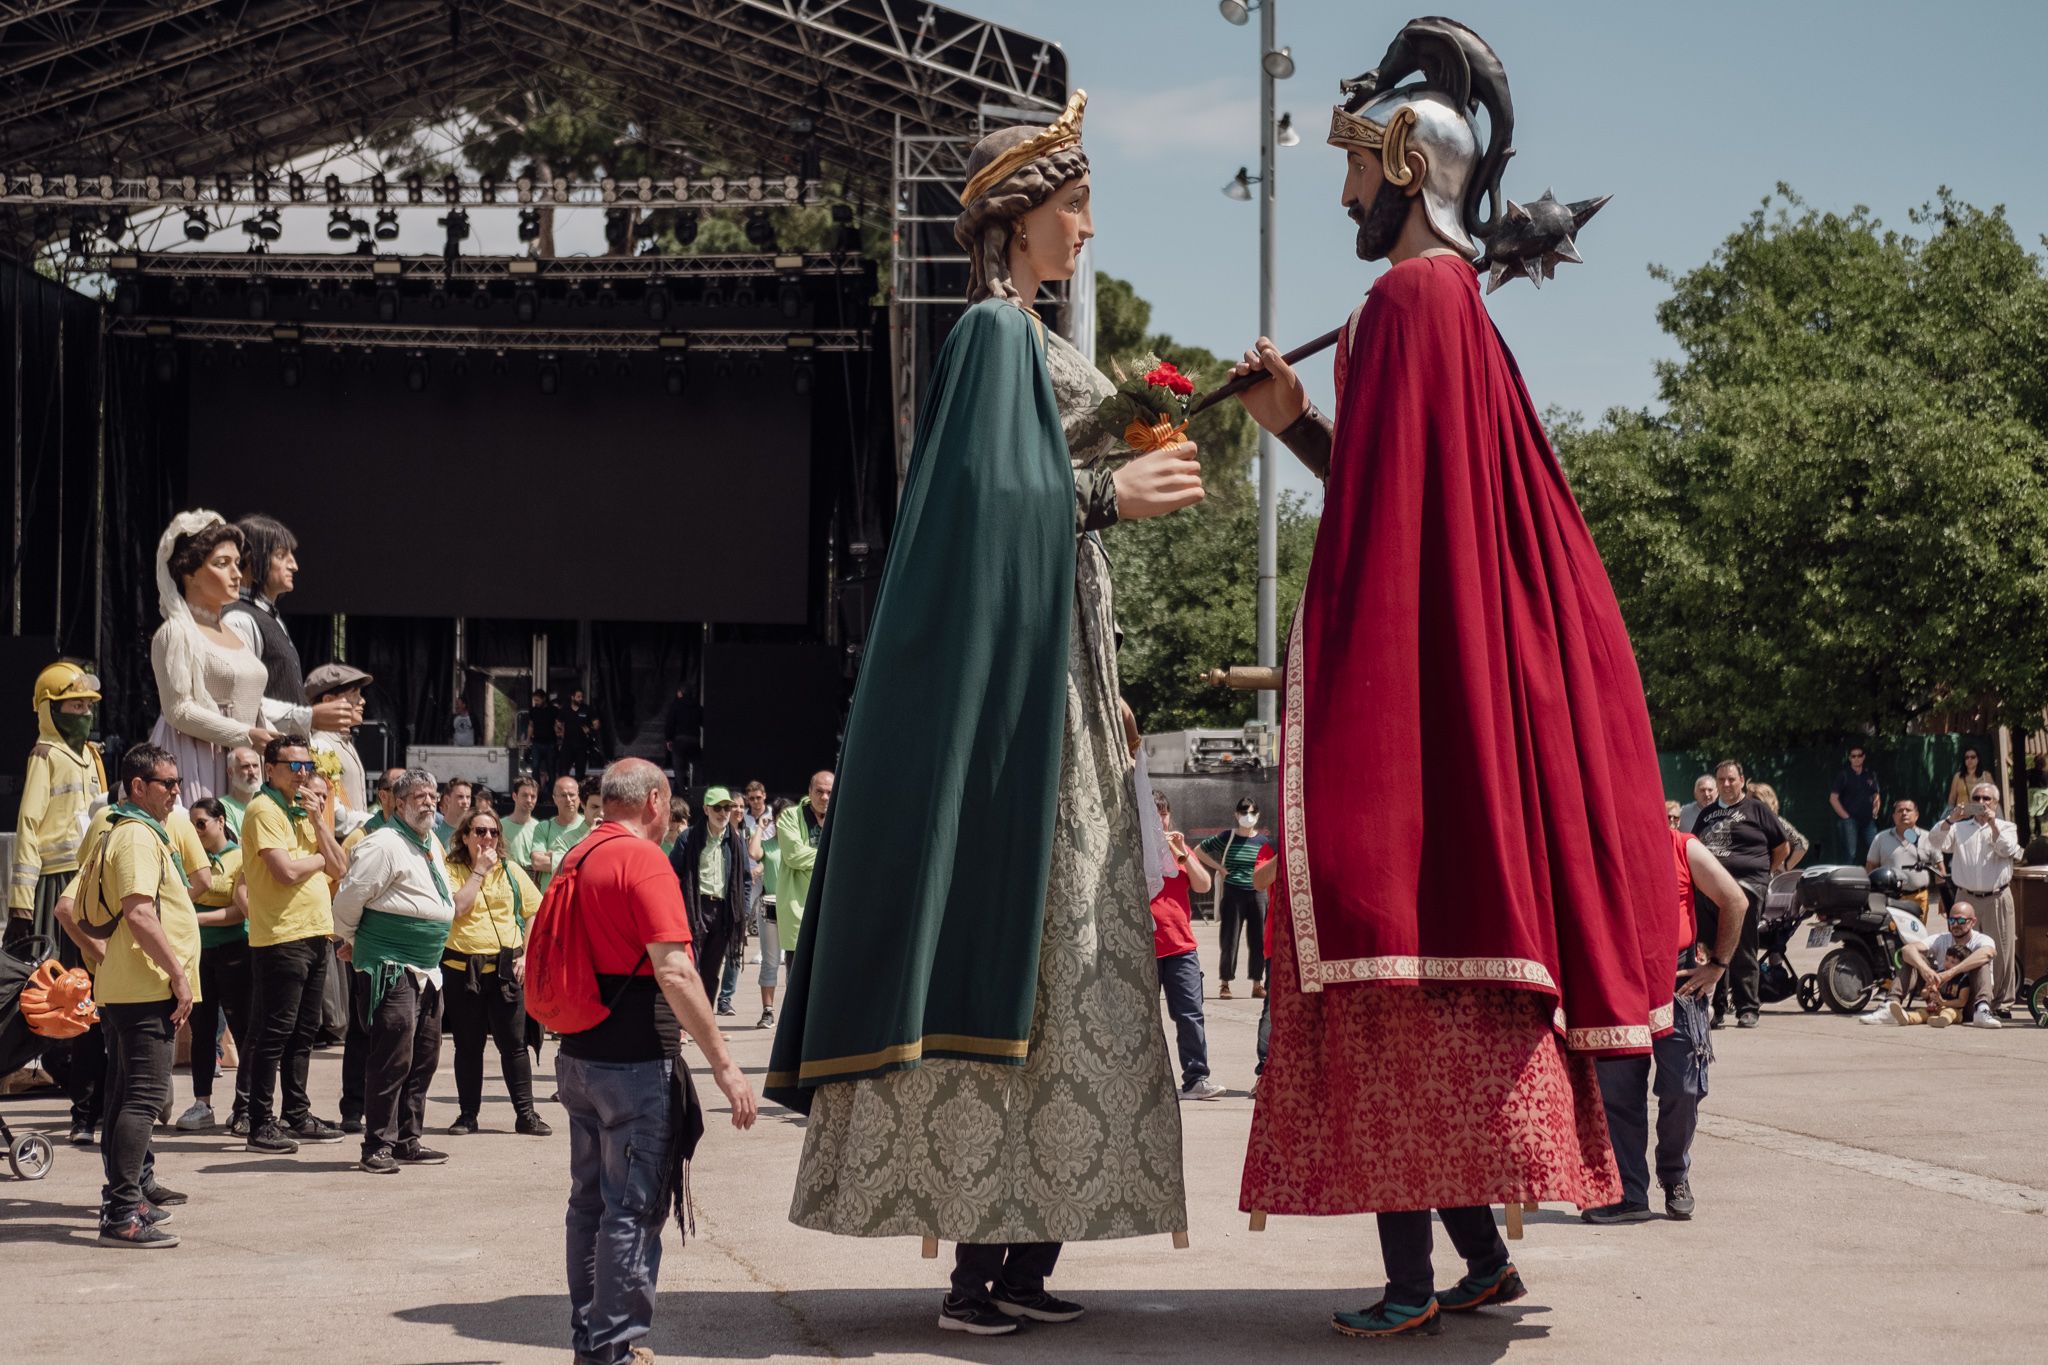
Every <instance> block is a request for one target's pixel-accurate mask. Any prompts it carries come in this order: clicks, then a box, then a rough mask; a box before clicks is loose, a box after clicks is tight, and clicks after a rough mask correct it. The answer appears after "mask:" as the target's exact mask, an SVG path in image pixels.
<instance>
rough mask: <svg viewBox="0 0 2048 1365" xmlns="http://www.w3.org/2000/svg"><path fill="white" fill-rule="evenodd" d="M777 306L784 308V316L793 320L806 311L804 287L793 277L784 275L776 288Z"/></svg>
mask: <svg viewBox="0 0 2048 1365" xmlns="http://www.w3.org/2000/svg"><path fill="white" fill-rule="evenodd" d="M775 306H776V307H777V308H780V309H781V310H782V316H784V317H786V318H788V319H789V320H790V321H791V322H794V321H796V319H797V318H798V317H799V316H800V315H801V314H802V313H803V311H804V287H803V285H801V284H799V283H798V282H797V281H795V280H793V279H789V278H787V277H784V279H783V281H782V283H781V284H779V285H777V286H776V289H775Z"/></svg>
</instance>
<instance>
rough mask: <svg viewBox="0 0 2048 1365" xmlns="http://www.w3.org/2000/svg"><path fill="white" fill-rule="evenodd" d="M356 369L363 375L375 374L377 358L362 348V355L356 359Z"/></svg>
mask: <svg viewBox="0 0 2048 1365" xmlns="http://www.w3.org/2000/svg"><path fill="white" fill-rule="evenodd" d="M356 368H357V369H359V370H361V371H362V372H363V373H364V374H375V373H376V372H377V357H376V355H375V354H374V353H373V352H372V351H371V350H370V348H369V347H367V346H365V347H363V350H362V354H360V355H358V356H357V357H356Z"/></svg>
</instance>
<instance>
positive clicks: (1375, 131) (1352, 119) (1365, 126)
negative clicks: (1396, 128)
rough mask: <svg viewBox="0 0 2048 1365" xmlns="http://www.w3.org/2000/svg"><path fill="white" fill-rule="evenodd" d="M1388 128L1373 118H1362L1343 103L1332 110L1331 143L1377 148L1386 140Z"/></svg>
mask: <svg viewBox="0 0 2048 1365" xmlns="http://www.w3.org/2000/svg"><path fill="white" fill-rule="evenodd" d="M1386 136H1387V134H1386V130H1385V129H1384V128H1382V127H1380V126H1379V125H1378V124H1377V123H1374V122H1373V121H1372V120H1371V119H1366V118H1360V117H1359V116H1358V115H1356V114H1353V113H1350V112H1348V111H1347V110H1346V109H1345V108H1344V106H1343V105H1341V104H1340V105H1338V106H1337V107H1336V108H1334V109H1332V110H1331V111H1330V145H1331V146H1332V147H1371V148H1374V149H1377V148H1378V147H1379V146H1380V145H1381V144H1382V143H1384V142H1385V141H1386Z"/></svg>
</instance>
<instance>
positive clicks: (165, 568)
mask: <svg viewBox="0 0 2048 1365" xmlns="http://www.w3.org/2000/svg"><path fill="white" fill-rule="evenodd" d="M226 523H227V518H226V517H224V516H222V515H221V514H220V513H218V512H210V511H208V510H207V509H206V508H204V507H195V508H193V509H192V510H191V511H189V512H180V513H178V515H176V516H175V517H172V518H171V524H170V525H169V526H166V527H165V528H164V533H163V535H162V536H160V537H158V539H157V542H156V605H157V610H158V611H160V612H162V613H163V617H164V620H166V621H171V622H175V623H176V624H178V625H181V626H191V625H193V624H194V622H193V620H192V609H191V608H190V607H188V606H186V605H185V590H184V588H183V587H182V586H181V585H180V584H179V582H178V580H177V578H176V577H175V576H174V575H173V574H172V573H171V551H172V550H174V549H176V548H177V544H178V538H179V537H180V536H189V535H192V534H194V533H196V532H199V531H204V530H205V529H206V528H207V527H209V526H213V525H216V524H219V525H225V524H226Z"/></svg>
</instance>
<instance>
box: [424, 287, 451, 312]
mask: <svg viewBox="0 0 2048 1365" xmlns="http://www.w3.org/2000/svg"><path fill="white" fill-rule="evenodd" d="M427 307H429V308H431V309H433V310H434V311H435V312H437V313H439V312H443V311H445V310H446V309H447V307H448V286H447V285H445V284H437V285H435V286H434V288H433V292H432V293H430V294H428V295H427Z"/></svg>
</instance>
